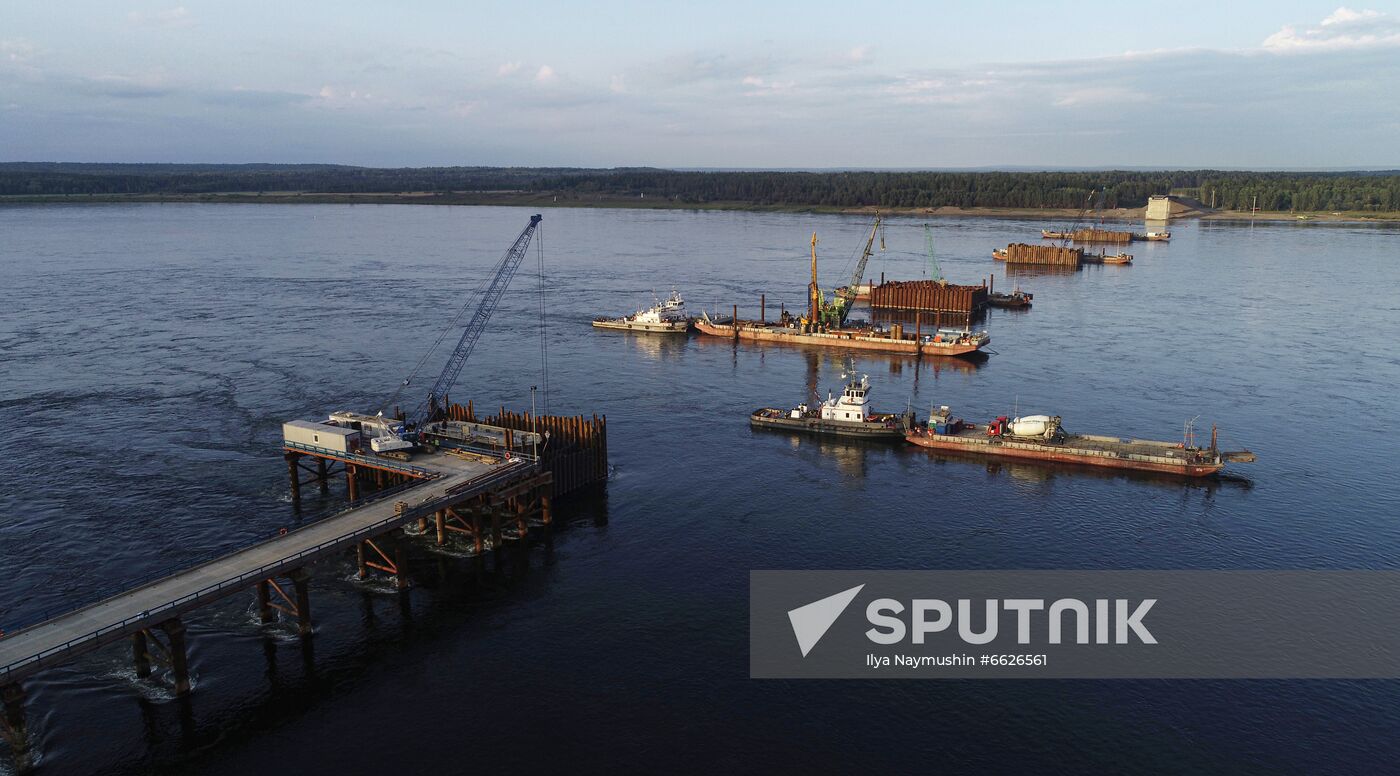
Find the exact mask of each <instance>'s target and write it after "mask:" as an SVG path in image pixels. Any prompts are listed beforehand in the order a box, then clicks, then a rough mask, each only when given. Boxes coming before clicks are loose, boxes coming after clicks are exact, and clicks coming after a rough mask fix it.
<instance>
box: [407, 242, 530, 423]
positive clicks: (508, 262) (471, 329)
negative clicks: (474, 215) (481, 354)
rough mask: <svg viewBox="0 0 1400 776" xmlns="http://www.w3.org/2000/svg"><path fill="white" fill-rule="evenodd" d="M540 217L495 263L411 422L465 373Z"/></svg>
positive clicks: (434, 409)
mask: <svg viewBox="0 0 1400 776" xmlns="http://www.w3.org/2000/svg"><path fill="white" fill-rule="evenodd" d="M540 220H541V217H540V216H539V215H534V216H530V224H529V225H528V226H526V227H525V229H524V230H523V231H521V232H520V236H519V237H517V238H515V243H514V244H512V245H511V246H510V249H509V250H507V251H506V253H505V255H504V256H502V257H501V260H500V261H499V262H497V263H496V266H495V269H494V270H493V274H492V277H491V282H490V284H489V285H487V286H486V288H485V289H484V290H483V291H482V292H481V296H480V298H479V299H478V301H477V305H476V310H475V312H473V314H472V317H471V320H470V321H468V322H467V325H466V328H465V329H463V330H462V337H461V339H459V340H458V341H457V347H456V348H454V349H453V351H452V354H451V355H450V356H448V358H447V365H446V366H444V367H443V368H442V374H440V375H438V378H437V381H436V382H434V383H433V387H432V389H431V390H429V391H428V398H427V400H426V401H425V402H424V403H423V405H422V406H421V407H420V408H419V409H418V410H417V411H415V412H414V413H413V415H412V417H410V418H408V423H409V424H410V425H414V426H418V425H421V424H422V423H423V422H424V421H427V420H431V419H432V418H433V417H434V416H435V415H436V414H437V413H438V412H439V411H440V410H441V409H443V407H444V406H445V403H446V400H447V392H448V391H449V390H451V388H452V385H453V383H455V382H457V377H458V376H459V375H461V374H462V367H463V366H464V365H466V363H467V358H468V357H470V356H471V354H472V350H474V349H475V348H476V342H477V340H479V339H481V334H482V332H484V331H485V330H486V324H487V323H488V322H489V321H490V320H491V314H492V313H494V312H495V311H496V306H497V305H498V304H499V303H500V301H501V297H502V296H503V295H504V294H505V292H506V288H507V287H509V286H510V281H511V280H512V279H513V278H514V277H515V273H516V271H517V270H519V269H520V262H521V260H522V259H524V258H525V252H526V249H527V248H529V246H530V238H531V237H533V236H534V234H535V228H536V227H538V226H539V223H540Z"/></svg>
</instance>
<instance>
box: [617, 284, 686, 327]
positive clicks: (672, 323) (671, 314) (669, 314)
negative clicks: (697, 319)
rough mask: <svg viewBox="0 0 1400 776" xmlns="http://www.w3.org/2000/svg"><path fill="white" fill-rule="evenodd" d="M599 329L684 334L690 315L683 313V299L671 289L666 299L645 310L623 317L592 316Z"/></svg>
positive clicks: (677, 292)
mask: <svg viewBox="0 0 1400 776" xmlns="http://www.w3.org/2000/svg"><path fill="white" fill-rule="evenodd" d="M593 325H594V326H596V327H597V328H599V329H623V330H626V331H644V332H653V333H657V334H684V333H685V332H687V331H689V330H690V316H688V315H686V313H685V300H684V299H681V294H680V292H679V291H672V292H671V296H670V297H668V298H667V299H666V301H664V302H662V301H658V302H657V303H656V304H654V305H652V306H651V307H649V308H647V309H645V310H638V311H637V312H635V313H633V314H631V315H629V316H627V317H625V318H594V319H593Z"/></svg>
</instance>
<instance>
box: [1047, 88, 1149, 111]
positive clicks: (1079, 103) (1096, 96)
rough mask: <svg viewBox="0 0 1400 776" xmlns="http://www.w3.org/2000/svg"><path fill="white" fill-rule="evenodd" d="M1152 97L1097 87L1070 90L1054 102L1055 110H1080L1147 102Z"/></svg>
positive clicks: (1132, 90)
mask: <svg viewBox="0 0 1400 776" xmlns="http://www.w3.org/2000/svg"><path fill="white" fill-rule="evenodd" d="M1151 99H1152V96H1151V95H1149V94H1147V93H1145V92H1141V91H1137V90H1135V89H1128V88H1126V87H1122V86H1099V87H1086V88H1082V89H1070V90H1069V91H1067V92H1063V93H1062V94H1061V95H1060V97H1059V99H1057V100H1055V107H1057V108H1082V107H1087V106H1093V105H1124V104H1126V103H1132V102H1148V101H1149V100H1151Z"/></svg>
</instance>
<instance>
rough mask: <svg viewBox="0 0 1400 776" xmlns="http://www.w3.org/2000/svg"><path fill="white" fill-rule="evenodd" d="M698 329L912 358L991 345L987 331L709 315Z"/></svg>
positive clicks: (967, 351) (961, 352) (966, 352)
mask: <svg viewBox="0 0 1400 776" xmlns="http://www.w3.org/2000/svg"><path fill="white" fill-rule="evenodd" d="M695 328H696V329H697V330H698V331H699V332H700V333H701V334H708V335H710V336H711V337H729V338H731V339H742V340H751V341H755V342H784V343H788V344H791V345H815V346H818V347H825V348H845V349H850V350H872V351H879V352H881V353H902V354H905V355H910V356H917V355H920V354H922V355H925V356H965V355H969V354H971V353H976V352H977V351H979V350H981V349H982V348H984V347H986V346H987V344H988V343H989V342H991V337H990V336H988V335H987V333H986V332H984V331H979V332H972V331H960V332H950V331H949V330H946V329H943V330H938V331H936V332H934V333H931V334H928V335H922V334H920V333H919V332H915V334H914V336H906V335H905V332H904V327H903V326H901V325H898V324H896V325H894V326H891V327H890V329H889V331H879V330H876V329H870V328H862V329H828V330H826V331H810V330H809V331H803V327H801V326H783V325H777V324H763V323H756V322H753V321H739V322H738V323H737V324H735V323H717V322H715V321H712V320H711V319H710V318H709V317H708V316H705V315H702V316H700V317H699V318H696V319H695Z"/></svg>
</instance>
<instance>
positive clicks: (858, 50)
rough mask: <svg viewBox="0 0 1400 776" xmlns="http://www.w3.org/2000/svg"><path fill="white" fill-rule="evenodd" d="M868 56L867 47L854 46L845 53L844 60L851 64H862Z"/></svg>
mask: <svg viewBox="0 0 1400 776" xmlns="http://www.w3.org/2000/svg"><path fill="white" fill-rule="evenodd" d="M869 56H870V47H869V46H856V47H855V48H853V49H851V50H850V51H848V52H846V59H849V60H850V61H852V62H864V61H865V60H866V58H868V57H869Z"/></svg>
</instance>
